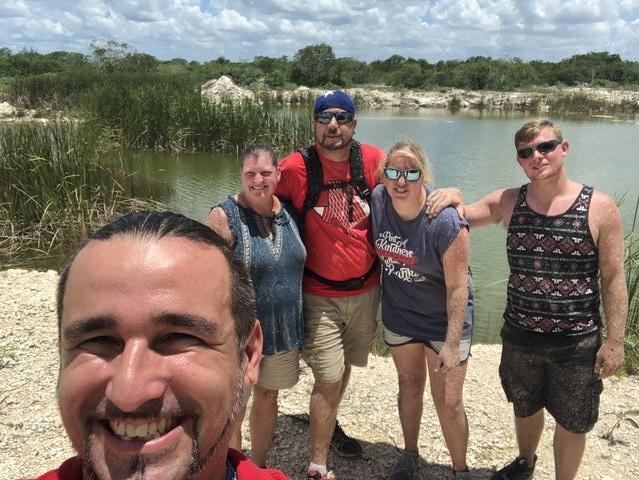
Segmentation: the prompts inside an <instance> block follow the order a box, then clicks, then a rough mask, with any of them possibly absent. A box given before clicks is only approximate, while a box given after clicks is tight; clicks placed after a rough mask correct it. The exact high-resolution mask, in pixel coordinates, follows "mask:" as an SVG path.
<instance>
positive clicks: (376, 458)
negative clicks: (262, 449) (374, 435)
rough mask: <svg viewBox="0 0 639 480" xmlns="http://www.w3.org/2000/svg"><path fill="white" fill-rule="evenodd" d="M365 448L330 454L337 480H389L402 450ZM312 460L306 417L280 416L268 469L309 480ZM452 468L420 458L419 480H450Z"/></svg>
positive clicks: (482, 473)
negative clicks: (357, 453)
mask: <svg viewBox="0 0 639 480" xmlns="http://www.w3.org/2000/svg"><path fill="white" fill-rule="evenodd" d="M358 440H359V441H360V443H361V444H362V448H363V451H364V452H363V455H362V457H361V458H354V459H353V458H351V459H348V458H341V457H339V456H338V455H337V454H336V453H335V452H333V451H332V450H330V451H329V454H328V467H329V470H330V471H331V472H332V473H333V474H334V476H335V477H336V478H337V479H338V480H369V479H370V480H386V479H388V478H389V476H390V474H391V471H392V469H393V465H394V464H395V462H396V461H397V459H398V458H399V456H400V454H401V449H400V448H398V447H397V446H396V445H393V444H391V443H389V442H368V441H366V440H363V439H358ZM309 460H310V432H309V420H308V415H307V414H297V415H293V414H280V415H279V416H278V419H277V428H276V431H275V438H274V440H273V445H272V447H271V451H270V454H269V462H268V466H269V467H273V468H277V469H278V470H281V471H282V472H284V473H285V474H286V475H287V476H289V477H290V478H291V479H292V480H306V469H307V468H308V462H309ZM493 473H494V470H493V469H492V468H474V469H471V479H473V480H475V479H476V480H479V479H489V478H490V477H491V475H492V474H493ZM452 478H453V473H452V470H451V467H450V465H442V464H439V463H430V462H426V461H425V460H424V459H423V458H421V457H420V461H419V467H418V473H417V476H416V479H417V480H451V479H452Z"/></svg>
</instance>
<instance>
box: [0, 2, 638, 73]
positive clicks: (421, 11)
mask: <svg viewBox="0 0 639 480" xmlns="http://www.w3.org/2000/svg"><path fill="white" fill-rule="evenodd" d="M0 32H1V33H0V47H6V48H9V49H11V50H12V51H13V52H17V51H20V50H22V49H24V48H27V49H35V50H37V51H39V52H42V53H46V52H51V51H55V50H67V51H76V52H82V53H88V52H89V48H90V44H91V42H92V41H101V42H104V41H107V40H115V41H117V42H124V43H127V44H128V45H130V46H131V47H132V48H133V49H135V50H136V51H138V52H143V53H149V54H151V55H153V56H155V57H157V58H159V59H162V60H168V59H171V58H184V59H187V60H198V61H206V60H211V59H215V58H217V57H220V56H224V57H226V58H229V59H231V60H252V59H253V58H254V57H255V56H257V55H267V56H272V57H279V56H281V55H287V56H289V57H292V56H293V55H295V52H297V50H298V49H300V48H302V47H305V46H307V45H310V44H317V43H322V42H324V43H328V44H329V45H331V46H332V47H333V50H334V52H335V54H336V55H337V56H338V57H347V56H349V57H354V58H357V59H359V60H365V61H371V60H376V59H379V60H383V59H385V58H388V57H390V56H391V55H395V54H398V55H403V56H406V57H414V58H425V59H427V60H428V61H430V62H435V61H438V60H446V59H466V58H468V57H471V56H476V55H483V56H490V57H493V58H513V57H519V58H522V59H524V60H526V61H528V60H536V59H538V60H551V61H556V60H560V59H562V58H567V57H570V56H572V55H574V54H578V53H586V52H590V51H604V50H606V51H609V52H611V53H618V54H620V55H621V57H622V58H623V59H625V60H639V0H617V1H612V0H537V1H534V2H532V1H529V0H528V1H526V0H428V1H395V2H391V1H388V0H351V1H344V0H330V1H329V0H310V1H309V0H307V1H304V2H301V1H290V0H221V1H218V0H72V1H70V0H2V1H1V2H0Z"/></svg>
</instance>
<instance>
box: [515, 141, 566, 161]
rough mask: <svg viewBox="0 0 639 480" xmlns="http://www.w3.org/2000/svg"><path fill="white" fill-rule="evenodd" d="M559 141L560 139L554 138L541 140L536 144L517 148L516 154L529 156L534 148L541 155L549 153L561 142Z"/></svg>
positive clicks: (522, 156)
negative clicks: (545, 140)
mask: <svg viewBox="0 0 639 480" xmlns="http://www.w3.org/2000/svg"><path fill="white" fill-rule="evenodd" d="M561 142H562V140H558V139H555V140H549V141H547V142H541V143H540V144H539V145H536V146H534V147H526V148H520V149H519V150H517V156H518V157H519V158H523V159H526V158H530V157H531V156H532V154H533V153H534V152H535V150H537V151H538V152H539V153H541V154H542V155H545V154H546V153H550V152H552V151H553V150H554V149H555V148H557V145H559V144H561Z"/></svg>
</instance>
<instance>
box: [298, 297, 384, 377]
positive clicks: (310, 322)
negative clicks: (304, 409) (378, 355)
mask: <svg viewBox="0 0 639 480" xmlns="http://www.w3.org/2000/svg"><path fill="white" fill-rule="evenodd" d="M378 307H379V287H375V288H373V289H371V290H369V291H368V292H365V293H361V294H359V295H352V296H349V297H320V296H318V295H311V294H309V293H305V294H304V348H303V349H302V356H303V357H304V360H305V361H306V363H308V365H309V366H310V367H311V369H312V370H313V375H314V376H315V378H316V379H317V380H319V381H321V382H325V383H334V382H337V381H338V380H339V379H340V378H341V377H342V375H343V374H344V369H345V367H346V365H354V366H356V367H365V366H366V364H367V362H368V353H369V351H370V348H371V345H372V344H373V341H374V340H375V333H376V328H377V309H378Z"/></svg>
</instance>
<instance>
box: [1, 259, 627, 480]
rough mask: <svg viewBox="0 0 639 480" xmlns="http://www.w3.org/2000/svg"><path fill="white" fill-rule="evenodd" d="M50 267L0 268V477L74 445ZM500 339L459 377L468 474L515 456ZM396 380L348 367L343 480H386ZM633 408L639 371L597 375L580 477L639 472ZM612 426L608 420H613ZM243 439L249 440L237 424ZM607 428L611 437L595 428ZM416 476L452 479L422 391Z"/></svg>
mask: <svg viewBox="0 0 639 480" xmlns="http://www.w3.org/2000/svg"><path fill="white" fill-rule="evenodd" d="M56 281H57V275H56V274H55V273H54V272H46V273H41V272H29V271H24V270H7V271H2V272H0V480H9V479H12V480H13V479H15V478H19V477H24V476H35V475H38V474H41V473H43V472H44V471H46V470H48V469H51V468H55V467H56V466H58V465H59V464H60V463H61V462H62V461H63V460H64V459H66V458H67V457H69V456H71V455H72V454H73V451H72V449H71V447H70V446H69V444H68V442H67V440H66V436H65V433H64V430H63V428H62V426H61V423H60V419H59V415H58V411H57V406H56V402H55V384H56V378H57V369H58V363H57V331H56V320H55V304H54V294H55V282H56ZM499 354H500V347H499V346H498V345H492V346H488V345H477V346H474V347H473V350H472V358H471V360H470V362H469V367H468V374H467V380H466V384H465V390H464V395H465V403H466V413H467V415H468V419H469V424H470V444H469V449H468V460H469V464H470V466H471V468H472V478H474V479H487V478H490V474H491V473H492V472H493V471H494V469H495V468H499V467H501V466H502V465H504V464H505V463H507V462H509V461H510V460H512V459H513V458H514V457H515V456H516V454H517V451H516V448H515V440H514V435H513V425H512V414H511V409H510V407H509V405H508V404H507V403H506V401H505V398H504V395H503V393H502V391H501V386H500V384H499V379H498V376H497V365H498V359H499ZM311 388H312V376H311V375H310V372H309V370H308V368H304V369H303V373H302V377H301V380H300V383H299V384H298V385H297V386H296V387H294V388H293V389H291V390H287V391H283V392H281V396H280V406H279V418H278V426H277V432H276V439H275V443H274V446H273V449H272V451H271V456H270V464H271V465H272V466H274V467H276V468H279V469H280V470H282V471H284V472H285V473H287V474H288V475H289V476H290V477H291V478H292V479H303V478H304V472H305V468H306V466H307V465H308V463H307V462H308V461H309V446H308V445H309V431H308V423H307V420H306V413H307V411H308V401H309V395H310V391H311ZM396 395H397V379H396V374H395V369H394V366H393V363H392V360H391V359H390V358H386V357H376V356H371V358H370V363H369V366H368V367H366V368H357V369H354V371H353V376H352V380H351V384H350V386H349V388H348V390H347V392H346V395H345V398H344V401H343V403H342V407H341V409H340V413H339V420H340V422H341V424H342V425H343V427H344V429H345V430H346V432H347V433H349V434H350V435H353V436H355V437H357V438H359V439H361V440H362V443H363V446H364V456H363V458H361V459H358V460H343V459H340V458H339V457H336V456H335V455H333V454H330V455H329V467H330V468H331V469H332V472H333V474H334V475H335V476H336V477H337V478H339V479H341V480H349V479H385V478H388V475H389V473H390V470H391V468H392V465H393V464H394V462H395V460H396V459H397V457H398V447H401V446H402V435H401V429H400V425H399V419H398V416H397V405H396ZM636 409H639V378H637V377H631V378H618V377H615V378H612V379H607V380H606V381H605V390H604V393H603V396H602V399H601V409H600V420H599V422H598V423H597V425H596V426H595V428H594V430H593V431H592V432H591V433H590V434H589V437H588V444H587V448H586V453H585V456H584V459H583V462H582V466H581V469H580V472H579V476H578V478H579V479H583V480H586V479H587V480H595V479H597V480H631V479H636V478H639V454H638V452H639V429H637V428H635V427H634V426H633V425H632V424H631V423H630V422H627V421H624V418H625V417H628V416H630V417H631V418H635V419H639V418H638V417H637V415H636V414H632V413H629V412H631V411H632V410H636ZM619 421H620V423H619V425H618V426H617V427H615V425H616V424H617V422H619ZM553 428H554V422H553V421H552V419H551V418H547V419H546V428H545V431H544V434H543V438H542V440H541V445H540V448H539V451H538V454H539V461H538V464H537V469H536V471H535V477H534V478H535V479H537V480H540V479H552V478H554V467H553V455H552V432H553ZM244 430H245V432H244V433H245V435H244V446H245V447H246V448H250V442H249V433H248V427H247V425H246V423H245V425H244ZM611 431H612V433H613V440H614V441H611V440H607V439H604V438H602V436H604V435H606V434H607V433H609V432H611ZM420 454H421V464H420V472H419V473H420V477H421V478H422V479H424V480H425V479H452V474H451V470H450V467H449V466H448V465H449V458H448V453H447V451H446V447H445V445H444V441H443V437H442V434H441V431H440V429H439V423H438V421H437V418H436V415H435V412H434V408H433V406H432V402H431V401H430V397H429V394H428V392H426V394H425V405H424V414H423V417H422V423H421V434H420Z"/></svg>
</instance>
